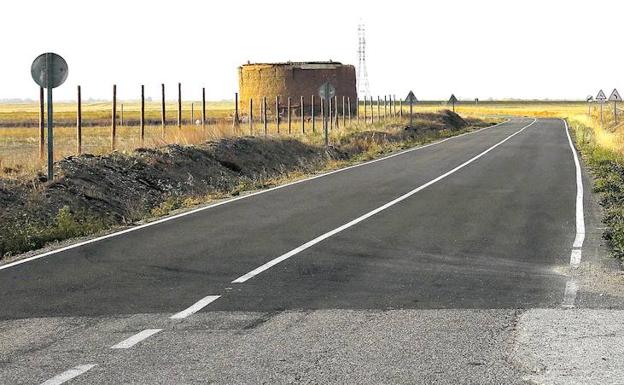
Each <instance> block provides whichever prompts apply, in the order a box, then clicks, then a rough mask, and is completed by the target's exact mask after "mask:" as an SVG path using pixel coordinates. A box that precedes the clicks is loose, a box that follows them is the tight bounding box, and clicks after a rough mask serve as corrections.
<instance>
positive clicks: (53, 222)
mask: <svg viewBox="0 0 624 385" xmlns="http://www.w3.org/2000/svg"><path fill="white" fill-rule="evenodd" d="M416 118H417V119H416V121H417V122H418V125H417V128H412V129H403V127H394V128H392V127H389V128H387V130H386V131H365V132H354V133H351V134H348V135H346V136H343V137H342V138H341V139H340V141H339V142H338V143H337V144H336V145H335V146H333V147H330V148H324V147H318V146H312V145H308V144H304V143H302V142H300V141H297V140H294V139H277V138H262V137H242V138H235V139H222V140H219V141H216V142H208V143H205V144H202V145H199V146H179V145H169V146H165V147H162V148H158V149H138V150H136V151H134V152H132V153H130V154H122V153H113V154H110V155H105V156H93V155H81V156H75V157H69V158H66V159H64V160H62V161H60V162H58V163H57V164H56V165H55V169H56V171H55V173H56V175H57V178H56V179H55V180H54V181H52V182H47V181H46V180H45V177H43V176H39V177H38V178H35V179H33V180H30V181H14V180H3V179H0V257H1V256H3V255H11V254H17V253H21V252H25V251H28V250H32V249H36V248H39V247H42V246H43V245H45V244H46V243H48V242H51V241H55V240H61V239H67V238H71V237H76V236H82V235H87V234H91V233H95V232H98V231H101V230H104V229H107V228H110V227H113V226H116V225H124V224H130V223H133V222H136V221H138V220H141V219H145V218H147V217H153V216H158V215H163V214H166V213H168V212H169V211H171V210H173V209H176V208H179V207H184V206H189V205H193V204H197V203H200V202H205V201H207V200H209V199H210V198H214V197H219V196H226V195H235V194H238V193H239V192H240V191H242V190H250V189H255V188H260V187H263V186H266V185H267V184H270V183H271V181H272V180H276V179H282V180H283V179H285V178H288V177H289V176H291V175H292V174H293V173H294V174H302V173H311V172H315V171H319V170H322V169H324V168H326V167H327V165H328V163H329V162H330V161H349V160H353V159H357V158H358V157H360V158H361V156H362V155H363V154H367V155H369V156H372V155H374V154H378V153H380V152H384V151H387V150H391V149H396V148H398V147H407V146H412V145H415V144H418V143H423V142H427V141H431V140H434V139H437V138H439V137H441V136H442V135H450V134H451V133H452V132H453V131H458V130H461V129H464V128H466V127H468V125H469V124H470V125H471V126H483V125H484V123H483V122H478V121H471V122H466V121H465V120H463V119H462V118H461V117H459V116H458V115H457V114H454V113H452V112H450V111H444V112H442V113H439V114H417V117H416ZM415 126H416V125H415Z"/></svg>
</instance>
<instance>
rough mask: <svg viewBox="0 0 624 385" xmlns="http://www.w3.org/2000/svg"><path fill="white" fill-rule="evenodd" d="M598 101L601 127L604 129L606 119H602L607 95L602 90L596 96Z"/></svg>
mask: <svg viewBox="0 0 624 385" xmlns="http://www.w3.org/2000/svg"><path fill="white" fill-rule="evenodd" d="M596 100H597V101H598V103H600V127H604V119H603V117H602V105H603V104H604V102H605V100H607V95H605V93H604V92H603V91H602V90H600V91H599V92H598V95H596Z"/></svg>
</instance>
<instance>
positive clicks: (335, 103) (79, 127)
mask: <svg viewBox="0 0 624 385" xmlns="http://www.w3.org/2000/svg"><path fill="white" fill-rule="evenodd" d="M177 86H178V92H177V100H176V101H177V103H176V105H177V111H176V112H177V116H176V118H177V119H176V123H177V126H178V128H182V126H183V123H184V119H183V108H184V106H183V100H182V84H181V83H179V82H178V83H177ZM165 91H166V89H165V84H164V83H162V84H161V101H160V102H161V106H160V118H161V122H160V125H161V136H162V137H163V138H164V137H165V134H166V127H167V124H168V122H167V107H166V92H165ZM41 94H42V92H41V89H40V110H39V156H40V157H41V158H42V157H43V153H44V151H45V150H44V146H43V143H44V139H43V137H44V131H43V128H42V127H43V126H44V124H43V116H44V114H43V98H42V95H41ZM339 96H340V102H339V99H338V97H339ZM234 100H235V103H234V105H235V107H234V112H233V117H232V118H233V126H234V127H238V125H239V123H240V122H242V121H243V120H244V119H247V123H248V129H249V135H252V136H253V135H254V133H255V132H254V123H255V120H256V118H255V117H256V115H255V114H254V107H255V106H257V105H258V104H260V106H259V107H260V122H261V123H262V125H263V134H264V135H265V136H267V135H269V126H268V121H269V115H270V109H269V108H268V105H267V97H266V96H265V97H262V100H261V102H260V103H254V100H253V98H250V99H249V100H248V103H249V104H248V106H249V110H248V111H247V113H246V114H244V115H242V118H241V114H240V105H239V94H238V93H235V97H234ZM294 101H296V99H294ZM353 102H354V104H355V109H354V108H353ZM308 105H309V114H307V115H306V108H308ZM119 107H120V108H121V110H120V113H121V115H120V116H118V114H117V85H116V84H113V89H112V103H111V120H110V122H111V124H110V149H111V150H112V151H115V150H116V149H118V147H119V143H118V139H119V138H118V136H119V132H118V129H117V128H118V127H121V128H124V130H125V129H127V128H131V127H133V126H136V125H137V120H136V115H135V118H134V122H133V118H132V115H130V117H128V116H126V115H124V113H125V112H131V111H132V108H130V109H127V110H124V104H123V103H120V105H119ZM195 107H196V103H195V102H190V120H189V124H190V125H198V126H199V125H200V123H201V127H202V128H204V129H205V128H206V126H207V124H208V122H209V120H208V119H207V115H206V89H205V87H202V89H201V122H200V121H199V120H196V119H195ZM362 107H363V110H364V111H363V114H364V115H363V119H362V120H360V109H361V108H362ZM375 107H376V109H377V112H376V113H375ZM187 108H188V107H187ZM82 110H83V109H82V90H81V86H80V85H78V86H77V104H76V139H75V140H76V147H75V151H76V153H77V154H81V153H83V131H84V130H83V122H84V120H83V111H82ZM318 110H320V113H321V117H318V116H316V112H317V111H318ZM293 111H294V113H295V115H297V114H299V117H298V118H299V119H300V121H299V122H300V124H301V126H300V131H297V132H294V134H298V133H300V134H306V121H307V120H308V119H309V122H310V124H311V133H312V134H316V133H317V130H316V121H317V119H319V118H320V119H322V118H323V116H325V113H326V114H327V117H328V119H327V123H328V126H329V127H328V128H329V129H330V130H338V129H340V128H341V126H342V127H343V128H345V127H348V125H351V124H353V120H354V116H353V114H354V113H355V120H356V122H357V123H361V122H363V123H364V124H375V123H378V122H381V121H382V120H384V119H389V118H396V117H398V116H400V117H403V115H404V114H403V101H402V100H399V109H398V112H397V101H396V96H395V95H384V100H383V114H382V111H381V97H380V96H377V100H376V102H375V100H374V98H373V97H372V96H371V97H370V99H369V98H366V97H365V98H363V103H362V101H360V99H359V98H357V97H356V98H355V99H354V101H352V100H351V98H350V97H349V96H346V95H334V96H333V97H332V98H330V99H328V100H327V101H324V100H322V99H321V98H319V102H318V105H317V103H316V96H315V95H311V96H310V97H309V104H308V103H307V101H306V98H305V97H304V96H300V97H299V103H298V104H296V102H295V103H293V99H292V97H291V96H288V97H287V100H286V105H285V106H283V105H282V104H281V102H280V96H279V95H278V96H276V97H275V106H274V111H273V115H274V117H273V118H274V122H275V126H274V128H275V130H276V132H277V134H278V135H281V134H282V130H281V128H282V127H281V123H282V116H284V115H285V116H284V117H285V118H286V119H287V127H288V134H289V135H292V134H293V116H292V114H293ZM118 118H120V119H119V120H118ZM226 119H227V118H226ZM341 120H342V122H341ZM215 121H216V122H218V120H212V122H215ZM295 122H296V118H295ZM147 125H150V121H149V120H146V106H145V85H141V86H140V104H139V114H138V126H139V127H138V128H139V130H138V133H137V134H138V139H139V141H140V145H141V146H144V144H145V136H146V126H147ZM152 125H153V122H152ZM271 131H272V130H271ZM124 132H125V131H124ZM235 133H236V134H240V133H241V132H239V131H236V132H235ZM134 140H136V139H134ZM126 147H127V146H126Z"/></svg>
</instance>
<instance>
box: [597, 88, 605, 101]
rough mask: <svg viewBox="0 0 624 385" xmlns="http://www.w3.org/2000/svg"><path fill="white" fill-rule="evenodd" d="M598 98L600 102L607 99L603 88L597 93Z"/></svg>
mask: <svg viewBox="0 0 624 385" xmlns="http://www.w3.org/2000/svg"><path fill="white" fill-rule="evenodd" d="M596 100H598V101H599V102H604V101H605V100H607V95H605V93H604V91H603V90H600V92H598V95H596Z"/></svg>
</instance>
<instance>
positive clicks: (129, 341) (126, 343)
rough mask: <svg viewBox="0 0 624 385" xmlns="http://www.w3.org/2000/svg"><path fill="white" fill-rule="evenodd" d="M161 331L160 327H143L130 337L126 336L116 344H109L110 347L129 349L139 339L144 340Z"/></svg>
mask: <svg viewBox="0 0 624 385" xmlns="http://www.w3.org/2000/svg"><path fill="white" fill-rule="evenodd" d="M160 331H162V329H145V330H143V331H141V332H138V333H137V334H135V335H133V336H132V337H130V338H126V339H125V340H123V341H121V342H120V343H118V344H115V345H113V346H111V349H129V348H131V347H133V346H134V345H136V344H138V343H139V342H141V341H144V340H146V339H148V338H150V337H151V336H153V335H154V334H156V333H158V332H160Z"/></svg>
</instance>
